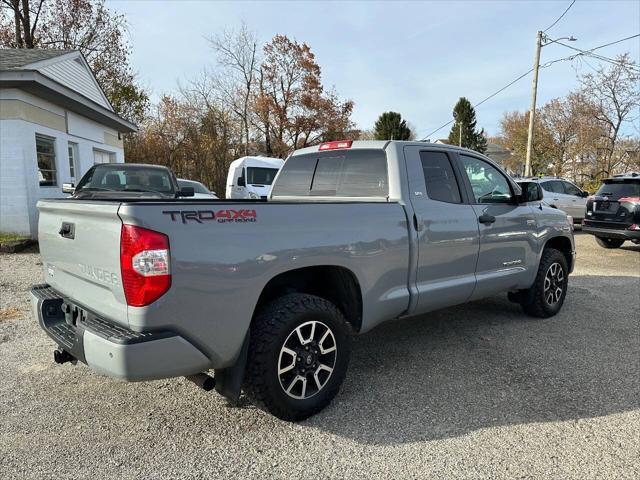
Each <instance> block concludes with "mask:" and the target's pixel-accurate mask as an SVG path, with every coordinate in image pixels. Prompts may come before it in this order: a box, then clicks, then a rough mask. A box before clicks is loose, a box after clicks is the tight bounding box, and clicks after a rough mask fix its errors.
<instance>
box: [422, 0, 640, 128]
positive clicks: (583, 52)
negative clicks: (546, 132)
mask: <svg viewBox="0 0 640 480" xmlns="http://www.w3.org/2000/svg"><path fill="white" fill-rule="evenodd" d="M574 3H575V0H574ZM571 5H573V3H572V4H571ZM571 5H569V8H571ZM568 10H569V9H568V8H567V10H565V12H564V13H566V12H567V11H568ZM564 13H563V15H564ZM560 18H562V16H561V17H560ZM560 18H558V20H556V22H555V23H557V22H558V21H559V20H560ZM551 26H553V25H551ZM549 28H551V27H548V28H547V30H549ZM636 37H640V33H639V34H636V35H631V36H630V37H625V38H621V39H620V40H616V41H614V42H609V43H605V44H604V45H599V46H597V47H593V48H591V49H589V50H580V49H579V48H575V47H572V46H570V45H566V44H564V43H561V42H558V41H557V40H551V41H550V42H551V43H557V44H558V45H562V46H563V47H567V48H570V49H571V50H574V51H577V52H578V53H576V54H575V55H571V56H569V57H564V58H557V59H555V60H550V61H548V62H546V63H544V64H542V65H540V68H547V67H550V66H551V65H553V64H554V63H558V62H563V61H567V60H575V59H576V58H578V57H583V56H590V57H593V58H596V59H598V60H602V61H608V62H610V63H615V64H617V65H619V64H620V63H619V62H617V61H616V60H613V59H610V58H608V57H604V56H602V55H598V54H594V53H593V52H594V51H595V50H599V49H601V48H604V47H609V46H611V45H615V44H616V43H620V42H624V41H626V40H631V39H632V38H636ZM592 68H593V67H592ZM531 72H533V68H532V69H530V70H528V71H527V72H525V73H523V74H522V75H520V76H519V77H517V78H516V79H515V80H513V81H511V82H509V83H508V84H507V85H505V86H504V87H502V88H501V89H500V90H497V91H496V92H494V93H492V94H491V95H489V96H488V97H487V98H485V99H484V100H482V101H480V102H478V103H476V104H475V105H473V108H476V107H478V106H480V105H482V104H483V103H485V102H486V101H488V100H490V99H492V98H493V97H495V96H496V95H498V94H499V93H502V92H503V91H505V90H506V89H507V88H509V87H510V86H512V85H513V84H514V83H516V82H518V81H519V80H522V79H523V78H524V77H526V76H527V75H529V74H530V73H531ZM453 122H455V119H451V120H449V121H448V122H447V123H445V124H443V125H441V126H440V127H438V128H436V129H435V130H434V131H432V132H431V133H429V134H428V135H425V136H424V137H423V140H424V139H427V138H429V137H431V135H433V134H434V133H437V132H439V131H440V130H442V129H443V128H444V127H447V126H449V125H451V124H452V123H453Z"/></svg>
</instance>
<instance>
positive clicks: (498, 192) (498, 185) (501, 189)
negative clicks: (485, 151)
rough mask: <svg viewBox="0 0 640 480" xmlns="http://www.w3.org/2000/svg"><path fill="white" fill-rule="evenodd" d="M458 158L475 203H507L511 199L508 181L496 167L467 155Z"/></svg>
mask: <svg viewBox="0 0 640 480" xmlns="http://www.w3.org/2000/svg"><path fill="white" fill-rule="evenodd" d="M460 160H461V161H462V165H463V167H464V171H465V173H466V174H467V177H468V178H469V182H470V183H471V189H472V190H473V195H474V197H475V201H476V202H477V203H509V202H510V201H511V187H510V186H509V182H508V181H507V178H506V177H505V176H504V175H503V174H502V173H501V172H500V171H499V170H498V169H497V168H495V167H493V166H492V165H490V164H488V163H487V162H485V161H483V160H480V159H477V158H474V157H469V156H467V155H460Z"/></svg>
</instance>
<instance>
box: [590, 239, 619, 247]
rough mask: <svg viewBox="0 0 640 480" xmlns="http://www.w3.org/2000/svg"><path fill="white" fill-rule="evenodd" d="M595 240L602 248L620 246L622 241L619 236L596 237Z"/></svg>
mask: <svg viewBox="0 0 640 480" xmlns="http://www.w3.org/2000/svg"><path fill="white" fill-rule="evenodd" d="M596 242H598V245H600V246H601V247H603V248H620V247H621V246H622V244H623V243H624V240H621V239H619V238H604V237H596Z"/></svg>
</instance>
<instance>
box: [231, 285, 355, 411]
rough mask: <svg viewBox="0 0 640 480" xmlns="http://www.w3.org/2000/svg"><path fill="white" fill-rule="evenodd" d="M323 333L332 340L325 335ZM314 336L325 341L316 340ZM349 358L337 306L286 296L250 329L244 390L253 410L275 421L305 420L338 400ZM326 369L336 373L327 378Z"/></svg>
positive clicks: (265, 310) (347, 331)
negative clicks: (328, 332) (327, 332)
mask: <svg viewBox="0 0 640 480" xmlns="http://www.w3.org/2000/svg"><path fill="white" fill-rule="evenodd" d="M299 327H301V328H300V330H297V329H298V328H299ZM312 328H313V330H312ZM325 328H326V329H327V330H329V331H330V332H331V336H328V334H327V335H325V333H326V331H327V330H325ZM300 332H303V333H300ZM314 333H315V335H316V337H319V336H323V335H325V337H326V338H324V337H323V338H322V339H319V338H317V339H315V340H313V338H314ZM303 335H304V336H307V335H309V336H308V338H310V339H312V340H308V338H305V339H304V340H305V341H307V340H308V341H309V343H308V344H306V345H305V344H304V343H303V341H302V338H303ZM298 344H299V346H298ZM314 345H315V346H314ZM332 345H335V349H334V350H333V351H331V348H332ZM307 348H308V351H307V350H305V349H307ZM324 350H326V351H327V353H324V352H323V351H324ZM289 351H295V352H297V353H296V355H297V356H296V355H291V354H289ZM350 354H351V329H350V326H349V324H348V323H347V321H346V320H345V318H344V316H343V315H342V312H340V310H339V309H338V308H337V307H336V306H335V305H334V304H333V303H331V302H329V301H328V300H325V299H323V298H320V297H316V296H314V295H305V294H297V293H295V294H287V295H284V296H282V297H280V298H278V299H277V300H274V301H273V302H272V303H270V304H269V305H267V306H266V307H264V308H263V309H261V310H260V311H259V312H258V314H257V315H256V317H255V318H254V320H253V322H252V324H251V334H250V342H249V355H248V360H247V369H246V373H245V380H244V390H245V392H246V394H247V396H248V397H249V399H250V400H251V401H252V402H253V403H254V404H256V405H257V406H258V407H260V408H262V409H263V410H266V411H268V412H269V413H271V414H272V415H275V416H276V417H278V418H280V419H282V420H287V421H298V420H304V419H305V418H308V417H310V416H312V415H315V414H316V413H318V412H319V411H320V410H322V409H323V408H324V407H326V406H327V405H329V403H331V400H333V398H334V397H335V396H336V394H337V393H338V390H339V389H340V385H342V381H343V380H344V377H345V375H346V373H347V366H348V365H349V357H350ZM311 357H313V359H312V360H311V361H309V358H311ZM289 362H291V363H290V364H289ZM307 362H308V368H307ZM330 364H331V365H330ZM283 365H284V368H283ZM292 365H293V366H292ZM326 367H329V368H332V371H331V372H327V370H326ZM287 368H288V369H289V370H288V371H286V372H283V370H285V369H287ZM303 370H304V372H303ZM298 377H301V378H305V379H306V380H301V379H300V378H298ZM303 383H304V385H303ZM285 387H287V389H286V390H285ZM307 387H308V388H309V390H308V391H307V390H306V389H307ZM316 389H317V391H316V392H315V393H313V391H314V390H316ZM305 395H306V397H305ZM294 396H297V397H298V398H294Z"/></svg>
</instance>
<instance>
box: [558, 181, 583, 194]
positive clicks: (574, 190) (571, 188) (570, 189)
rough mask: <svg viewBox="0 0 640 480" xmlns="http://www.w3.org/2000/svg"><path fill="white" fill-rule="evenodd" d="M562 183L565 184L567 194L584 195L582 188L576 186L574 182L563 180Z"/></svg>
mask: <svg viewBox="0 0 640 480" xmlns="http://www.w3.org/2000/svg"><path fill="white" fill-rule="evenodd" d="M562 185H563V186H564V193H566V194H567V195H574V196H576V197H580V196H582V190H580V189H579V188H578V187H576V186H575V185H574V184H573V183H569V182H562Z"/></svg>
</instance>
